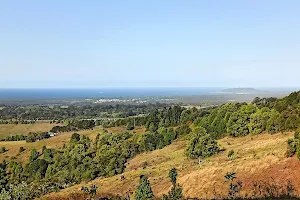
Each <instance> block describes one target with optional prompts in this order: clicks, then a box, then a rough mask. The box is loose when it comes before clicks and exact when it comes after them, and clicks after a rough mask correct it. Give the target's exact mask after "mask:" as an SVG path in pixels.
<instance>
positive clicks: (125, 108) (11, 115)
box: [0, 103, 167, 123]
mask: <svg viewBox="0 0 300 200" xmlns="http://www.w3.org/2000/svg"><path fill="white" fill-rule="evenodd" d="M165 106H167V104H161V103H156V104H150V103H149V104H101V105H99V104H91V105H69V106H61V105H56V106H53V105H49V106H48V105H24V106H20V105H0V107H1V108H2V109H0V120H2V121H0V122H2V123H10V121H9V120H11V119H14V120H17V121H19V122H20V123H33V122H34V121H35V120H63V119H74V118H77V119H94V118H124V117H129V116H135V115H139V114H147V113H150V112H151V111H153V110H155V109H158V108H162V107H165ZM28 120H29V121H30V122H28ZM32 121H33V122H32ZM11 123H17V122H14V121H11Z"/></svg>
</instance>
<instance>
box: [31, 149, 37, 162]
mask: <svg viewBox="0 0 300 200" xmlns="http://www.w3.org/2000/svg"><path fill="white" fill-rule="evenodd" d="M38 157H39V152H37V150H36V149H32V150H31V153H30V157H29V161H30V162H33V161H35V160H36V159H37V158H38Z"/></svg>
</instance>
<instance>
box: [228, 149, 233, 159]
mask: <svg viewBox="0 0 300 200" xmlns="http://www.w3.org/2000/svg"><path fill="white" fill-rule="evenodd" d="M227 157H228V160H233V159H234V151H233V150H230V151H229V152H228V155H227Z"/></svg>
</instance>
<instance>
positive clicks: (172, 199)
mask: <svg viewBox="0 0 300 200" xmlns="http://www.w3.org/2000/svg"><path fill="white" fill-rule="evenodd" d="M169 177H170V181H171V183H172V188H171V190H170V191H169V192H168V195H165V194H164V195H163V198H162V199H164V200H179V199H181V198H182V197H183V195H182V187H181V186H180V185H179V184H177V170H176V169H175V168H172V169H171V170H170V171H169Z"/></svg>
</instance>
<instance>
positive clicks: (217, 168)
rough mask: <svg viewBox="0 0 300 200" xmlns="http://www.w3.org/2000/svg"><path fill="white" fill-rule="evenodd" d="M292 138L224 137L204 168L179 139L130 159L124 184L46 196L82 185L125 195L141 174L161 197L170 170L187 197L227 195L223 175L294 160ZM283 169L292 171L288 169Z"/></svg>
mask: <svg viewBox="0 0 300 200" xmlns="http://www.w3.org/2000/svg"><path fill="white" fill-rule="evenodd" d="M292 135H293V134H292V133H284V134H281V133H278V134H275V135H270V134H262V135H257V136H246V137H241V138H224V139H221V140H219V144H220V145H221V146H222V147H224V148H225V149H226V150H225V151H224V152H221V153H219V154H217V155H215V156H212V157H210V158H208V159H205V160H203V161H202V162H201V165H198V164H196V163H197V161H195V160H188V159H187V158H186V157H185V156H184V148H185V143H186V141H183V140H179V141H176V142H174V143H173V144H171V145H169V146H168V147H166V148H164V149H161V150H155V151H152V152H148V153H143V154H140V155H138V156H136V157H135V158H133V159H132V160H130V161H129V162H128V163H127V168H126V170H125V172H124V173H123V174H122V175H123V176H124V177H125V180H123V181H122V180H121V179H120V177H121V176H122V175H118V176H114V177H110V178H98V179H96V180H94V181H91V182H89V183H87V184H81V185H75V186H73V187H70V188H68V189H65V190H62V191H60V192H59V193H52V194H49V195H47V196H51V197H66V196H68V195H69V194H70V193H74V192H78V191H80V188H81V186H82V185H89V184H96V185H97V186H98V187H99V188H100V189H99V190H100V191H101V192H103V193H111V194H118V195H122V196H124V195H126V194H127V193H128V192H129V193H133V192H134V191H135V188H136V186H137V184H138V180H139V176H140V175H142V174H146V175H148V177H149V179H150V182H151V184H152V189H153V191H154V193H155V195H156V196H161V195H162V194H164V193H167V192H168V190H169V189H170V187H171V184H170V183H169V178H168V171H169V169H170V168H172V167H176V168H177V169H178V173H179V177H178V182H179V183H180V184H181V185H182V186H183V189H184V190H183V193H184V196H185V197H204V198H206V197H213V192H212V188H213V187H215V188H216V190H217V192H218V193H225V192H226V191H225V190H226V189H227V185H224V175H225V174H226V173H227V172H232V171H233V172H236V173H237V176H238V177H239V178H240V179H243V178H245V177H247V176H249V175H250V176H251V174H255V173H256V174H257V173H263V172H264V171H265V170H267V169H269V168H270V167H271V166H275V165H279V164H284V163H286V162H288V161H289V160H290V159H291V158H285V155H284V153H285V151H286V147H287V146H286V141H287V139H288V138H291V137H292ZM230 150H234V151H235V152H236V158H235V159H234V160H232V161H229V160H228V159H227V153H228V151H230ZM144 162H147V163H148V165H147V167H146V168H145V169H143V166H144ZM295 165H296V166H298V167H300V162H299V161H297V162H296V164H295ZM295 165H294V167H295ZM283 170H289V169H288V167H286V168H285V169H283ZM273 175H274V174H273ZM267 176H268V175H266V176H265V177H267ZM270 176H272V174H270ZM47 196H46V197H47Z"/></svg>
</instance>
